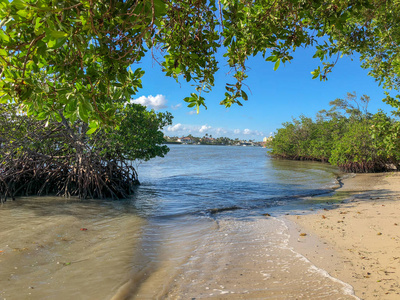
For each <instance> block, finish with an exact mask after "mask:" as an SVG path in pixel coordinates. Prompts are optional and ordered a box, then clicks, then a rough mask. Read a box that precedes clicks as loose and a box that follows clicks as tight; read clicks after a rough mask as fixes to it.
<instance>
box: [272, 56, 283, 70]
mask: <svg viewBox="0 0 400 300" xmlns="http://www.w3.org/2000/svg"><path fill="white" fill-rule="evenodd" d="M280 64H281V59H280V58H278V60H277V61H276V63H275V65H274V71H276V70H278V68H279V65H280Z"/></svg>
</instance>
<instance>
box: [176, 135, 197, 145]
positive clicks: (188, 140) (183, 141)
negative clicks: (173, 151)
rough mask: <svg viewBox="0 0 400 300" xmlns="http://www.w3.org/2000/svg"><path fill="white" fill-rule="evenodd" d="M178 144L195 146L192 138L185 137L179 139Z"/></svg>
mask: <svg viewBox="0 0 400 300" xmlns="http://www.w3.org/2000/svg"><path fill="white" fill-rule="evenodd" d="M178 142H181V143H182V144H193V142H194V141H193V140H192V138H190V137H188V136H185V137H181V138H179V139H178Z"/></svg>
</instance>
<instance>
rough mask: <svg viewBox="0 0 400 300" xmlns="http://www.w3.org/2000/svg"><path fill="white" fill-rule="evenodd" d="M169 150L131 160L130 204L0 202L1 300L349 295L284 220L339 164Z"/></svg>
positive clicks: (332, 178) (228, 151)
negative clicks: (298, 248) (292, 238)
mask: <svg viewBox="0 0 400 300" xmlns="http://www.w3.org/2000/svg"><path fill="white" fill-rule="evenodd" d="M170 148H171V151H170V153H169V154H168V155H167V156H166V157H165V158H157V159H154V160H151V161H149V162H144V163H141V164H139V165H138V166H137V168H138V172H139V178H140V181H141V183H142V184H141V185H140V186H139V187H138V188H137V191H136V193H135V195H134V196H133V197H132V198H131V199H127V200H121V201H73V200H65V199H60V198H52V197H45V198H35V197H27V198H21V199H18V201H15V202H8V203H6V204H5V205H3V206H1V207H0V222H1V224H2V231H1V232H0V299H2V298H4V299H8V300H9V299H28V298H29V299H57V300H58V299H114V300H116V299H201V298H207V299H209V298H210V299H354V297H353V296H352V289H351V287H350V286H348V285H346V284H345V283H343V282H340V281H338V280H337V279H335V278H331V277H330V276H329V275H328V274H326V273H324V272H323V270H319V269H318V268H316V267H315V266H313V265H312V264H311V263H310V262H309V261H308V260H306V259H305V258H304V257H302V256H301V255H299V254H298V253H296V252H295V251H294V250H293V249H292V248H290V247H289V245H288V239H289V233H288V230H287V227H286V225H285V223H284V221H283V219H282V218H281V216H283V215H284V214H286V213H290V212H292V211H294V210H301V209H307V208H309V206H310V203H309V201H307V200H305V199H309V197H310V196H313V195H324V194H327V195H328V194H329V193H331V192H332V188H333V187H334V186H337V184H338V183H337V181H336V178H337V176H338V174H337V170H336V168H333V167H330V166H329V165H327V164H320V163H310V162H292V161H283V160H272V159H270V158H269V157H268V156H266V150H265V149H262V148H255V147H216V146H182V145H172V146H170ZM264 213H269V214H271V215H272V217H269V218H266V217H265V216H263V214H264ZM82 229H87V230H82Z"/></svg>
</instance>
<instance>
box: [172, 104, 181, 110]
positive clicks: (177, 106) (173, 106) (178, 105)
mask: <svg viewBox="0 0 400 300" xmlns="http://www.w3.org/2000/svg"><path fill="white" fill-rule="evenodd" d="M181 106H182V103H179V104H177V105H171V108H172V109H173V110H175V109H178V108H180V107H181Z"/></svg>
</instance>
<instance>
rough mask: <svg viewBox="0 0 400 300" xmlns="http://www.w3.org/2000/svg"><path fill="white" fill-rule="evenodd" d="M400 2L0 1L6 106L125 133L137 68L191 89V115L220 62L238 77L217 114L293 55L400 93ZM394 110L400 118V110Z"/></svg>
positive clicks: (0, 77) (0, 71)
mask: <svg viewBox="0 0 400 300" xmlns="http://www.w3.org/2000/svg"><path fill="white" fill-rule="evenodd" d="M399 16H400V5H399V3H398V1H397V0H387V1H382V0H363V1H358V0H329V1H314V0H278V1H275V0H253V1H248V0H220V1H216V0H184V1H181V0H179V1H177V0H149V1H137V0H128V1H118V0H111V1H109V0H99V1H92V0H63V1H61V0H52V1H50V0H13V1H11V2H10V1H9V0H0V99H1V102H3V103H5V102H13V101H15V102H17V103H19V104H22V105H23V110H24V111H25V112H27V113H28V114H29V115H31V114H32V115H35V116H36V117H37V118H38V119H39V120H40V119H42V120H44V119H47V120H50V119H51V118H53V119H56V120H58V121H61V120H60V117H59V112H60V111H61V112H62V114H63V115H64V116H65V118H67V119H69V120H71V123H74V122H75V121H76V120H77V119H80V120H82V121H84V122H85V123H89V126H90V128H98V127H100V125H102V124H108V125H115V124H119V122H120V118H122V116H121V115H120V114H119V112H120V111H121V108H122V106H123V105H124V103H125V102H127V101H128V100H129V99H130V98H131V97H132V96H133V95H134V94H135V93H136V92H137V91H138V89H139V88H141V79H140V78H141V77H142V76H143V71H142V70H141V69H140V68H136V67H135V66H136V64H137V63H139V62H140V61H141V60H142V58H143V57H144V56H145V53H146V52H147V51H148V50H150V49H151V52H152V53H154V51H158V52H159V53H160V54H161V56H162V57H163V61H162V62H161V65H162V69H163V71H164V72H165V73H166V75H167V76H171V77H173V78H176V79H177V80H178V79H179V78H182V77H183V79H184V80H186V81H188V82H192V83H193V85H194V89H195V90H196V93H192V94H191V95H190V96H188V97H187V98H185V101H186V102H187V103H188V106H190V107H195V108H197V110H198V109H199V107H200V106H202V105H204V106H205V97H204V93H205V92H207V91H209V90H210V89H211V88H212V87H213V85H214V75H215V73H216V72H217V70H218V63H217V60H216V54H217V52H218V53H221V52H222V53H223V54H224V56H225V57H226V59H227V62H228V65H229V67H230V68H231V69H232V72H231V74H232V76H233V78H232V81H231V82H227V83H226V93H225V96H224V99H222V101H221V104H222V105H225V106H227V107H229V106H231V105H232V104H238V105H242V101H243V100H247V99H248V96H247V94H246V92H245V91H244V86H245V84H244V82H245V79H246V77H247V75H246V72H247V68H246V61H247V59H248V58H249V57H251V56H255V55H258V54H261V55H262V56H263V57H264V58H265V60H266V61H269V62H272V63H273V64H274V65H273V66H274V67H273V68H274V69H275V70H276V69H277V68H278V67H279V66H280V64H281V63H285V62H288V61H291V60H292V58H293V57H292V53H293V52H294V51H295V50H296V49H297V48H298V47H313V48H314V49H315V54H314V57H315V58H317V59H319V60H320V61H321V65H319V66H318V67H317V68H316V69H315V70H314V71H313V72H312V76H313V78H319V79H320V80H326V79H327V76H328V74H329V73H330V72H331V71H332V69H333V67H334V65H335V64H336V62H337V60H338V59H339V58H340V57H341V56H343V55H351V54H353V53H355V52H357V53H359V54H360V59H361V63H362V66H363V67H364V68H366V69H368V70H369V72H370V75H371V76H373V77H374V78H375V79H376V80H377V81H378V82H379V83H381V84H382V85H383V87H384V88H385V89H387V90H388V92H389V91H390V90H393V89H394V90H398V89H399V79H398V74H399V73H400V72H399V62H400V55H399V51H400V50H399V49H400V48H399V47H398V44H399V39H400V34H399V32H398V30H397V28H399V25H400V24H399V22H400V18H399ZM386 101H387V102H388V103H390V104H391V105H393V106H395V107H398V108H399V107H400V101H399V98H393V97H391V96H389V93H388V97H387V99H386Z"/></svg>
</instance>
